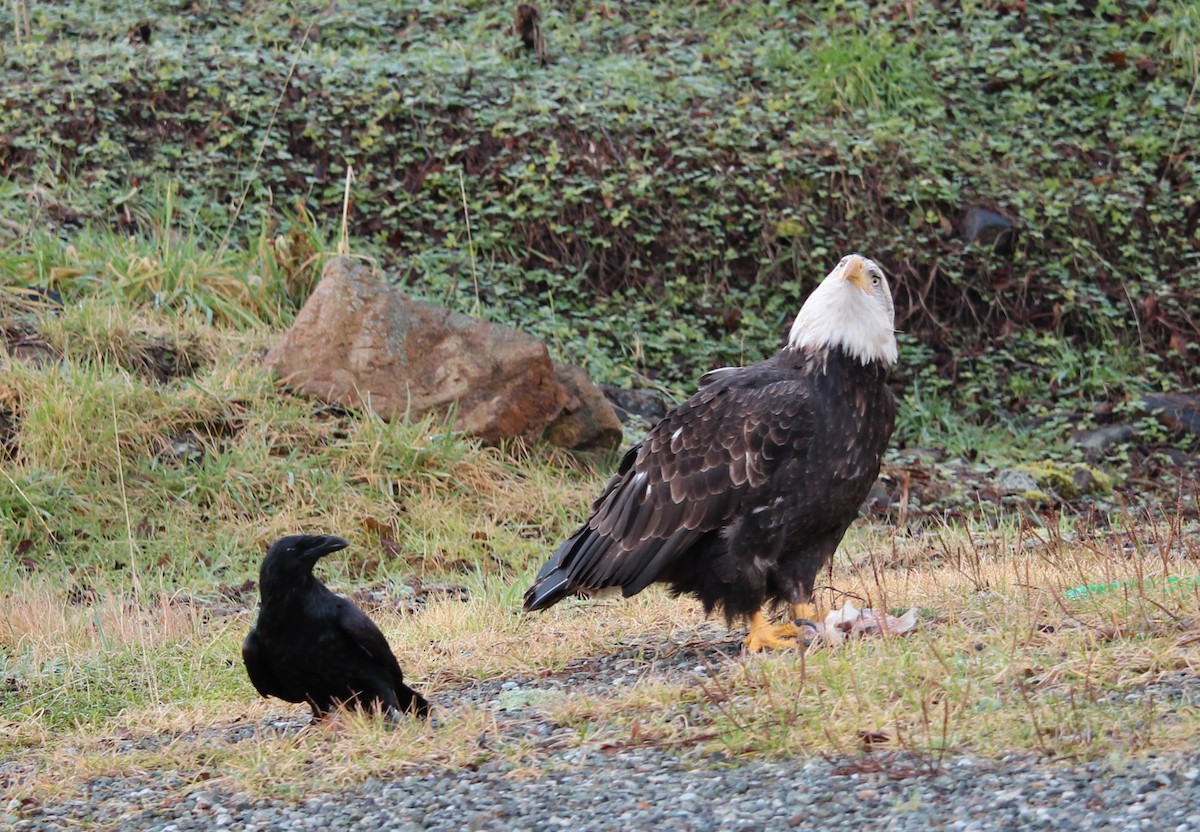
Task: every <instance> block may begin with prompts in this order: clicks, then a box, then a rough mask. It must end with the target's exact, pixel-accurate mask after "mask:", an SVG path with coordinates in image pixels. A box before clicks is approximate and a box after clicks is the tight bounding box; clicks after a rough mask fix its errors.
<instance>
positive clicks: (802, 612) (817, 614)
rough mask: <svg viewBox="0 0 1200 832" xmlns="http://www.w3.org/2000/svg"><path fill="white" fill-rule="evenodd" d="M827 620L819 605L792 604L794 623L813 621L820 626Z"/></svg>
mask: <svg viewBox="0 0 1200 832" xmlns="http://www.w3.org/2000/svg"><path fill="white" fill-rule="evenodd" d="M824 620H825V613H824V612H823V611H822V609H821V607H820V605H819V604H813V603H811V602H810V603H807V604H792V621H811V622H813V623H814V624H820V623H821V622H823V621H824Z"/></svg>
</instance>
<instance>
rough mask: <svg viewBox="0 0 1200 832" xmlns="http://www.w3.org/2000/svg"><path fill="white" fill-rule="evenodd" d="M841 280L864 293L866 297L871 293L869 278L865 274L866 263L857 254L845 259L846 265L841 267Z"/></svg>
mask: <svg viewBox="0 0 1200 832" xmlns="http://www.w3.org/2000/svg"><path fill="white" fill-rule="evenodd" d="M841 277H842V280H847V281H849V282H850V283H852V284H853V285H854V286H855V287H857V288H859V289H861V290H862V291H864V292H866V293H867V294H868V295H869V294H872V292H871V278H870V274H869V272H867V262H866V261H865V260H864V259H863V258H862V257H859V256H858V255H857V254H851V255H850V256H848V257H847V258H846V265H844V266H843V267H842V274H841Z"/></svg>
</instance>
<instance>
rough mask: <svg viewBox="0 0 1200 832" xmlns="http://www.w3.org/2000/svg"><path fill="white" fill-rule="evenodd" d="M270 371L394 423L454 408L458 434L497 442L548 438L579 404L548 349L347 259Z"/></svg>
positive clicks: (319, 291) (279, 349) (317, 294)
mask: <svg viewBox="0 0 1200 832" xmlns="http://www.w3.org/2000/svg"><path fill="white" fill-rule="evenodd" d="M266 362H267V365H268V366H269V367H271V368H272V369H273V370H274V371H275V372H276V373H277V374H278V376H279V377H280V378H281V379H282V380H283V381H284V382H285V383H286V384H288V385H289V386H291V387H294V388H296V389H297V390H299V391H300V392H302V393H304V394H306V395H310V396H313V397H315V398H318V399H321V400H322V401H325V402H329V403H330V404H336V405H341V406H345V407H366V406H369V407H370V408H371V409H372V410H374V411H375V412H376V413H379V414H380V415H382V416H384V417H385V418H395V417H403V416H404V415H405V414H407V415H408V416H409V417H410V418H420V417H421V416H423V415H425V414H426V413H431V412H435V413H445V412H447V411H448V410H449V409H450V408H451V407H454V408H455V427H456V428H457V429H459V430H462V431H464V432H466V433H470V434H472V435H474V436H476V437H478V438H479V439H481V440H483V441H484V442H488V443H495V442H498V441H499V440H501V439H504V438H506V437H522V438H525V439H536V438H539V437H541V435H542V433H543V431H545V429H546V427H547V426H548V425H549V424H550V423H551V422H553V421H554V420H555V419H556V418H557V417H558V416H559V414H560V413H562V411H563V408H564V406H565V405H567V404H568V403H570V402H571V400H572V396H571V394H570V393H569V392H568V391H567V390H565V389H564V388H563V386H562V385H561V384H559V382H558V381H556V380H555V378H554V368H553V366H552V364H551V361H550V355H549V353H548V352H547V350H546V346H545V345H544V344H543V343H542V342H541V341H539V340H537V339H536V338H533V337H532V336H530V335H526V334H525V333H522V332H518V331H516V330H513V329H509V328H507V327H503V326H499V325H496V324H491V323H488V322H486V321H481V320H478V319H476V318H472V317H470V316H468V315H463V314H461V313H458V312H451V311H449V310H447V309H444V308H442V307H440V306H437V305H435V304H432V303H427V302H426V301H422V300H416V299H415V298H411V297H409V296H408V295H406V294H404V293H403V292H401V291H400V290H399V289H397V288H395V287H394V286H390V285H388V284H387V283H385V282H384V281H382V280H380V279H379V278H377V277H375V276H374V275H373V274H372V273H371V271H370V270H369V269H367V268H366V267H365V266H363V265H361V264H359V263H357V262H355V261H353V260H351V259H349V258H343V257H338V258H334V259H332V260H330V261H329V263H328V265H326V267H325V271H324V274H323V275H322V276H321V282H320V283H319V284H317V288H316V290H314V291H313V293H312V296H311V297H309V299H308V302H307V303H305V304H304V308H303V309H301V310H300V314H299V315H297V316H296V321H295V323H294V324H293V325H292V328H291V329H290V330H288V331H287V333H286V334H284V336H283V337H282V338H281V339H280V340H279V342H278V343H276V344H275V346H274V347H273V348H272V349H271V351H270V352H269V353H268V354H267V358H266Z"/></svg>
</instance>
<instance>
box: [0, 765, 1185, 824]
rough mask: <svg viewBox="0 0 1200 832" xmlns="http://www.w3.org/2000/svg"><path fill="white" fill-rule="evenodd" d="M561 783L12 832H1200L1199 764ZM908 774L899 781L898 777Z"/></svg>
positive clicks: (440, 780)
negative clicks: (92, 831) (355, 831)
mask: <svg viewBox="0 0 1200 832" xmlns="http://www.w3.org/2000/svg"><path fill="white" fill-rule="evenodd" d="M554 762H555V764H556V765H557V766H558V768H557V769H555V770H553V771H551V772H549V773H547V774H545V775H543V776H542V777H539V778H536V779H512V778H507V777H506V776H505V774H506V771H505V769H504V767H503V766H501V765H497V766H494V767H492V766H489V765H485V766H483V767H481V768H480V769H479V770H476V771H440V772H430V773H424V774H415V775H409V776H401V777H398V778H396V779H395V780H390V781H379V780H372V781H368V782H367V783H365V784H363V785H362V786H360V787H359V788H356V789H354V790H351V791H346V792H335V793H329V794H318V795H313V796H312V797H309V798H308V799H307V800H304V801H303V802H299V803H279V802H273V801H270V800H266V799H262V798H250V797H246V796H244V795H238V794H235V793H230V792H227V791H223V790H221V789H212V790H205V789H201V790H198V791H192V792H190V793H188V794H186V795H184V796H182V797H181V796H180V794H181V791H182V789H183V787H184V785H185V784H184V782H183V781H182V780H180V779H179V778H178V777H175V776H172V775H166V776H163V777H159V778H154V779H144V780H143V779H136V780H135V779H127V778H108V777H100V778H96V779H95V780H93V781H92V782H91V783H90V784H89V795H88V796H86V797H81V798H80V799H79V800H74V801H67V802H64V803H62V804H59V805H55V806H40V807H19V806H10V807H8V810H7V814H6V815H0V825H6V826H8V827H9V828H11V829H13V830H14V832H26V831H27V830H56V829H77V828H80V827H85V828H97V829H114V830H115V829H121V830H149V829H156V830H179V832H183V830H221V829H254V830H259V829H262V830H268V829H270V830H292V829H294V830H322V829H350V828H362V829H394V830H460V829H513V830H557V829H573V830H576V832H584V831H585V830H587V831H588V832H590V831H591V830H608V829H614V830H615V829H626V830H631V829H679V830H718V829H720V830H739V829H746V830H759V829H792V828H796V829H815V828H821V829H824V830H837V829H854V830H858V829H862V828H868V829H872V830H930V829H946V830H962V831H963V832H967V830H995V829H1056V830H1134V829H1151V830H1180V831H1181V832H1182V830H1200V754H1193V755H1189V756H1186V757H1171V758H1160V759H1149V760H1145V761H1141V762H1136V763H1129V762H1126V763H1121V764H1119V765H1111V764H1107V763H1093V764H1090V765H1086V766H1054V765H1046V764H1040V763H1037V762H1036V761H1032V760H1029V759H1011V760H1001V761H989V762H982V761H978V760H972V759H970V758H965V757H962V758H955V759H950V760H944V761H943V762H942V768H941V771H940V772H938V773H935V774H920V773H919V771H920V768H921V766H920V765H919V763H918V761H914V760H906V759H904V758H903V757H899V756H890V757H889V758H888V759H887V760H886V761H884V762H883V764H882V769H883V770H880V771H874V772H869V771H863V770H862V769H863V761H861V760H856V761H845V762H843V763H839V762H838V761H832V762H830V761H825V760H820V761H815V760H808V761H804V762H799V763H796V764H788V763H779V762H773V763H766V762H755V763H748V764H742V765H728V764H726V763H720V762H717V761H714V760H712V759H694V758H693V759H689V758H687V757H685V756H678V755H671V754H666V753H662V752H660V751H657V750H646V749H639V750H630V751H621V752H617V753H599V752H595V751H584V750H580V749H575V750H573V751H569V752H565V753H562V754H560V755H558V756H557V757H556V759H555V761H554ZM906 775H907V776H906Z"/></svg>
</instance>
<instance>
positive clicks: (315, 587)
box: [242, 536, 429, 719]
mask: <svg viewBox="0 0 1200 832" xmlns="http://www.w3.org/2000/svg"><path fill="white" fill-rule="evenodd" d="M339 544H340V545H339ZM345 545H346V544H345V541H343V540H341V539H340V538H334V537H330V536H311V537H309V536H294V537H285V538H283V539H281V540H279V541H276V543H275V544H274V545H273V546H272V547H271V550H270V552H268V554H267V557H266V559H265V560H264V561H263V565H262V572H261V575H260V580H259V589H260V592H261V594H262V606H261V609H260V610H259V614H258V620H257V621H256V622H255V625H254V628H253V629H252V630H251V631H250V634H249V635H248V636H246V640H245V642H244V643H243V645H242V658H243V660H244V662H245V664H246V672H247V674H248V675H249V676H250V681H251V682H252V683H253V684H254V687H255V689H256V690H257V691H258V692H259V693H260V694H262V695H263V696H276V697H278V698H280V699H283V700H284V701H286V702H306V703H308V705H309V706H310V707H311V708H312V712H313V718H314V719H318V718H320V717H322V716H324V715H325V714H327V713H329V711H331V710H333V709H334V708H335V707H338V706H343V705H344V706H348V707H353V708H365V709H370V710H374V711H382V712H383V713H385V714H388V715H396V714H398V713H400V712H404V711H407V712H411V713H415V714H417V715H419V716H425V715H427V714H428V712H429V703H428V702H426V701H425V698H424V697H423V696H421V695H420V694H419V693H417V692H416V691H414V690H413V689H412V688H410V687H408V685H406V684H404V674H403V673H402V672H401V671H400V664H399V663H398V662H397V661H396V657H395V656H394V655H393V654H392V650H391V647H390V646H389V645H388V643H387V639H386V638H385V637H384V635H383V633H382V632H380V630H379V628H378V627H377V626H375V623H374V622H373V621H371V619H370V618H368V617H367V614H366V613H364V612H363V611H362V610H361V609H359V608H358V607H357V606H355V605H354V603H353V602H351V601H350V600H348V599H346V598H343V597H341V596H340V595H335V594H334V593H333V592H331V591H330V590H329V588H328V587H326V586H325V585H324V584H323V583H321V581H319V580H318V579H317V578H316V577H315V576H314V575H313V574H312V567H313V564H314V563H315V562H316V559H317V558H318V557H319V556H320V555H319V554H318V555H316V556H315V557H314V556H311V555H310V554H308V552H309V550H314V549H318V548H321V547H323V551H322V553H327V552H329V551H336V549H340V548H342V547H344V546H345Z"/></svg>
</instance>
